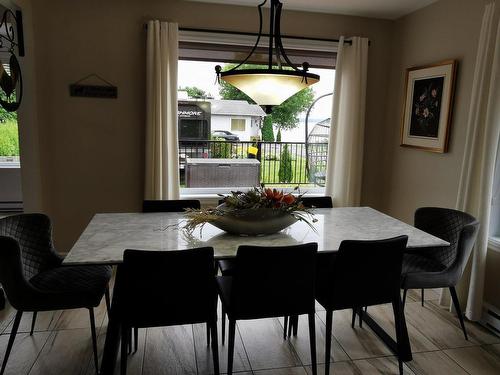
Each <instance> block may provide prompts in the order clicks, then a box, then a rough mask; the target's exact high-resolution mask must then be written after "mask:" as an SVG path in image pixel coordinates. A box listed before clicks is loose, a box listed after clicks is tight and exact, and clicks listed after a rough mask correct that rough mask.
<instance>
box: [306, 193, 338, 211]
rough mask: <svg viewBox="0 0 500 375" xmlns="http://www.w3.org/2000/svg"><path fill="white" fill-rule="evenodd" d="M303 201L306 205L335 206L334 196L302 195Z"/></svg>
mask: <svg viewBox="0 0 500 375" xmlns="http://www.w3.org/2000/svg"><path fill="white" fill-rule="evenodd" d="M302 203H303V204H304V206H306V207H315V208H333V202H332V197H330V196H329V195H327V196H324V197H302Z"/></svg>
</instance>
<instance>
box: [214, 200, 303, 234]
mask: <svg viewBox="0 0 500 375" xmlns="http://www.w3.org/2000/svg"><path fill="white" fill-rule="evenodd" d="M217 208H219V209H222V210H224V211H226V212H225V214H224V215H223V216H219V217H218V218H217V220H214V221H211V222H210V224H212V225H213V226H215V227H217V228H219V229H222V230H223V231H225V232H228V233H231V234H237V235H240V236H262V235H266V234H273V233H277V232H279V231H281V230H283V229H285V228H287V227H289V226H290V225H292V224H294V223H295V222H296V221H297V219H296V218H295V217H294V216H293V215H291V214H290V213H288V212H283V211H280V210H275V209H272V208H256V209H241V210H232V211H230V210H226V209H225V207H224V204H222V205H220V206H219V207H217Z"/></svg>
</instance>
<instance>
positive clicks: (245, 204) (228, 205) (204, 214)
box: [182, 186, 317, 232]
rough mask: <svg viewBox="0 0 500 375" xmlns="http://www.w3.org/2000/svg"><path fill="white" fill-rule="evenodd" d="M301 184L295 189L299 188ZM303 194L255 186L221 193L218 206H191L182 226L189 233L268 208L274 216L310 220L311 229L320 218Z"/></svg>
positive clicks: (308, 221) (306, 221) (307, 221)
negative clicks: (306, 205) (307, 204)
mask: <svg viewBox="0 0 500 375" xmlns="http://www.w3.org/2000/svg"><path fill="white" fill-rule="evenodd" d="M297 190H298V187H296V188H295V189H294V191H297ZM302 195H303V194H298V195H294V194H292V193H284V192H283V191H279V190H277V189H270V188H265V187H264V186H260V187H254V188H252V189H250V190H248V191H246V192H242V191H233V192H231V194H229V195H220V196H221V197H222V198H223V200H224V203H223V204H221V205H219V206H218V207H215V208H207V209H202V210H195V209H188V210H186V213H185V216H186V221H185V223H184V225H183V226H182V228H183V229H185V230H187V231H188V232H193V231H194V230H195V229H196V228H197V227H200V230H201V229H202V228H203V226H204V225H205V224H206V223H212V224H213V225H215V226H218V225H217V224H219V223H218V221H221V218H223V217H227V216H230V215H231V216H234V217H238V216H239V217H241V216H243V215H245V214H248V213H250V214H251V213H252V212H255V211H257V210H263V209H267V210H270V211H272V214H273V216H275V217H276V215H280V214H282V215H283V216H284V217H286V216H288V217H290V216H291V217H293V218H294V219H295V220H299V221H303V222H305V223H307V224H308V225H309V226H310V227H311V228H313V229H314V230H315V228H314V226H313V225H312V224H313V223H315V222H316V221H317V219H315V218H314V214H313V211H312V209H311V208H309V207H305V206H304V204H303V203H302V199H301V198H302Z"/></svg>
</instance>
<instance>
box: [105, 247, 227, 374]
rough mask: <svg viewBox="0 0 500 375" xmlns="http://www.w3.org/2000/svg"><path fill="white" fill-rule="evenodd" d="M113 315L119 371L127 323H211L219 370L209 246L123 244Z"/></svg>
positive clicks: (129, 325) (145, 325)
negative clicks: (166, 247)
mask: <svg viewBox="0 0 500 375" xmlns="http://www.w3.org/2000/svg"><path fill="white" fill-rule="evenodd" d="M113 318H117V319H118V321H119V323H120V325H121V340H122V341H121V374H126V372H127V348H128V343H127V341H128V340H129V332H130V329H131V328H132V327H138V328H148V327H163V326H172V325H182V324H195V323H206V324H207V325H208V326H209V327H210V329H211V339H212V355H213V363H214V373H215V374H219V353H218V344H217V292H216V287H215V271H214V250H213V248H211V247H203V248H198V249H192V250H179V251H142V250H125V252H124V255H123V263H122V264H120V265H119V266H118V269H117V274H116V282H115V288H114V297H113Z"/></svg>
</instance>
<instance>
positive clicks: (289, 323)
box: [287, 315, 293, 338]
mask: <svg viewBox="0 0 500 375" xmlns="http://www.w3.org/2000/svg"><path fill="white" fill-rule="evenodd" d="M292 329H293V315H290V316H289V320H288V332H287V334H288V337H289V338H290V337H292Z"/></svg>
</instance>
